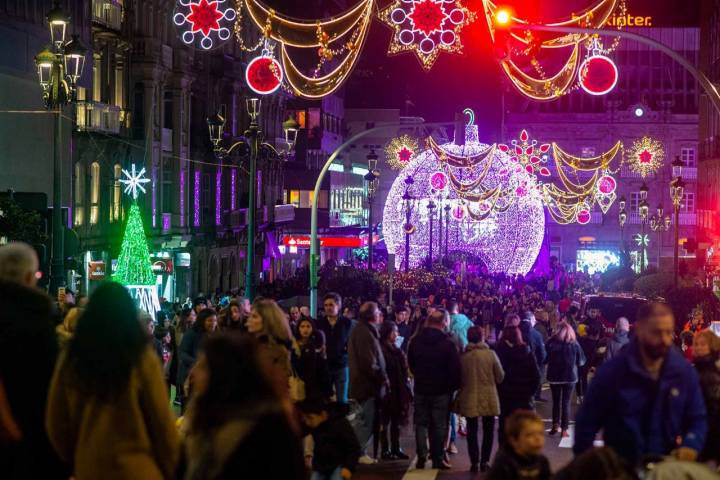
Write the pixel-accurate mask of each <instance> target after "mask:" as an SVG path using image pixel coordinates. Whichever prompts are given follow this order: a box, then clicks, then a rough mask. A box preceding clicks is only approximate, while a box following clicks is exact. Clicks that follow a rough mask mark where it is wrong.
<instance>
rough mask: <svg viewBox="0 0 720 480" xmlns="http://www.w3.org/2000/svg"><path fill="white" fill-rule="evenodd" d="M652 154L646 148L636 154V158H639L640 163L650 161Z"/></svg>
mask: <svg viewBox="0 0 720 480" xmlns="http://www.w3.org/2000/svg"><path fill="white" fill-rule="evenodd" d="M652 157H653V154H652V153H650V152H649V151H648V150H643V151H642V152H640V154H639V155H638V160H640V163H650V162H652Z"/></svg>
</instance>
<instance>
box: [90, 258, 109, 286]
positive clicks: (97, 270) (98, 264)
mask: <svg viewBox="0 0 720 480" xmlns="http://www.w3.org/2000/svg"><path fill="white" fill-rule="evenodd" d="M88 279H89V280H95V281H100V280H105V262H103V261H93V262H88Z"/></svg>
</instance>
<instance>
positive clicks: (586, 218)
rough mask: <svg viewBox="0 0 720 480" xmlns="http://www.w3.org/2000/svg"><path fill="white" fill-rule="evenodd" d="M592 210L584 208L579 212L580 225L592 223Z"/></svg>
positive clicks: (578, 220)
mask: <svg viewBox="0 0 720 480" xmlns="http://www.w3.org/2000/svg"><path fill="white" fill-rule="evenodd" d="M590 218H591V215H590V210H589V209H588V208H585V207H582V208H580V209H579V210H578V212H577V222H578V223H579V224H580V225H587V224H588V223H590Z"/></svg>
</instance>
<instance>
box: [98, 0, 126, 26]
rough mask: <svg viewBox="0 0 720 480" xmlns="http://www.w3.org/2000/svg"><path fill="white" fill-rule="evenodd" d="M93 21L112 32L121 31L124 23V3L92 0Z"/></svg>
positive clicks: (111, 0) (110, 0)
mask: <svg viewBox="0 0 720 480" xmlns="http://www.w3.org/2000/svg"><path fill="white" fill-rule="evenodd" d="M92 21H93V22H95V23H99V24H100V25H102V26H104V27H107V28H110V29H112V30H120V29H121V28H122V21H123V8H122V3H121V2H117V1H113V0H92Z"/></svg>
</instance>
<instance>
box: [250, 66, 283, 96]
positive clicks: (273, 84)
mask: <svg viewBox="0 0 720 480" xmlns="http://www.w3.org/2000/svg"><path fill="white" fill-rule="evenodd" d="M282 79H283V74H282V67H281V66H280V62H278V61H277V60H276V59H274V58H272V57H256V58H254V59H253V60H252V61H251V62H250V63H248V66H247V69H246V70H245V80H246V81H247V84H248V86H249V87H250V88H251V89H252V90H253V91H254V92H256V93H259V94H261V95H267V94H268V93H273V92H274V91H275V90H277V89H278V88H280V84H281V83H282Z"/></svg>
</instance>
